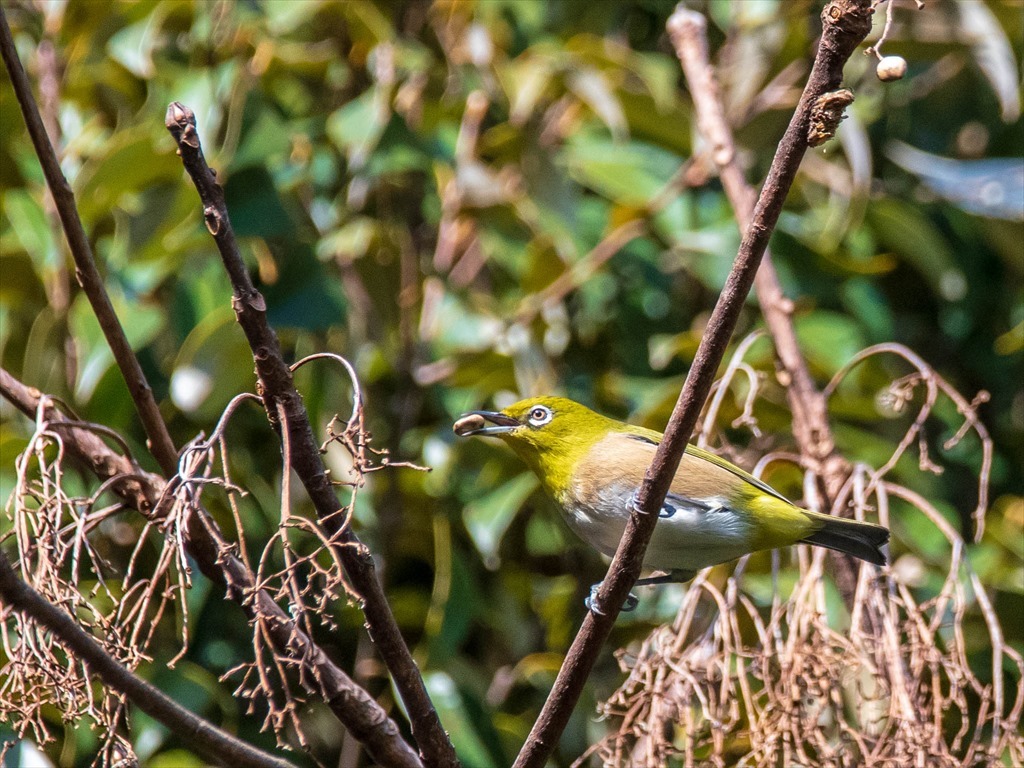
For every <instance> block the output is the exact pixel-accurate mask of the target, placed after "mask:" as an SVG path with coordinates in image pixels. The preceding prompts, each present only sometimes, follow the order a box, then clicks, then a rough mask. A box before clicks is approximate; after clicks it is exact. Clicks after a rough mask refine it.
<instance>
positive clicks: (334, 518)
mask: <svg viewBox="0 0 1024 768" xmlns="http://www.w3.org/2000/svg"><path fill="white" fill-rule="evenodd" d="M166 125H167V128H168V130H169V131H170V132H171V135H172V136H173V137H174V140H175V142H176V143H177V145H178V154H179V155H180V156H181V160H182V163H183V164H184V166H185V170H186V171H187V172H188V174H189V176H190V177H191V178H192V181H193V182H194V183H195V185H196V190H197V191H198V193H199V198H200V200H201V201H202V204H203V218H204V219H205V221H206V227H207V229H208V230H209V231H210V234H211V235H213V239H214V241H215V242H216V243H217V248H218V250H219V251H220V255H221V260H222V262H223V264H224V269H225V270H226V271H227V273H228V277H229V278H230V280H231V285H232V288H233V292H234V293H233V296H232V305H233V307H234V310H235V316H236V319H237V320H238V323H239V325H240V326H241V327H242V331H243V332H244V333H245V336H246V339H247V340H248V342H249V346H250V347H251V348H252V351H253V359H254V360H255V363H256V373H257V376H258V377H259V388H260V394H261V395H262V397H263V401H264V402H263V405H264V409H265V411H266V413H267V418H268V419H269V420H270V423H271V424H272V425H273V426H274V428H275V429H276V430H278V431H280V430H281V429H282V428H285V429H288V430H289V441H290V446H291V452H292V469H294V470H295V473H296V474H297V475H298V477H299V479H300V480H301V481H302V484H303V486H305V488H306V492H307V493H308V494H309V497H310V500H311V501H312V502H313V506H314V507H315V508H316V512H317V515H318V517H319V518H320V520H321V522H322V523H323V525H324V526H325V527H326V529H327V530H328V531H329V532H330V534H331V538H332V540H333V541H335V542H337V544H336V549H337V553H336V554H337V557H338V559H339V560H340V561H341V562H342V563H343V564H344V567H345V571H346V573H347V574H348V576H349V580H350V581H351V583H352V585H353V587H355V589H356V591H357V592H358V593H359V594H360V595H361V596H362V600H363V605H362V608H363V613H364V615H365V616H366V622H367V626H368V628H369V631H370V635H371V637H372V638H373V641H374V643H375V644H376V645H377V648H378V649H379V650H380V654H381V658H382V659H383V660H384V663H385V665H387V668H388V670H389V671H390V673H391V676H392V679H393V680H394V682H395V687H396V688H397V689H398V692H399V693H400V695H401V697H402V701H403V702H404V703H405V706H406V709H407V711H408V713H409V720H410V723H411V725H412V730H413V735H414V736H415V738H416V743H417V745H418V746H419V748H420V752H421V754H422V755H423V758H424V760H425V761H426V762H427V763H429V764H431V765H435V766H456V765H458V759H457V758H456V756H455V750H454V748H453V747H452V744H451V741H450V740H449V739H448V734H447V733H445V731H444V728H442V727H441V722H440V720H439V719H438V717H437V712H436V711H435V710H434V705H433V703H432V702H431V701H430V697H429V696H428V694H427V689H426V686H425V685H424V682H423V677H422V675H421V674H420V671H419V668H418V667H417V666H416V662H415V661H414V660H413V658H412V654H411V653H410V651H409V647H408V646H407V645H406V643H405V640H404V639H403V637H402V634H401V631H400V630H399V628H398V623H397V622H396V621H395V617H394V614H393V613H392V612H391V607H390V605H389V604H388V602H387V598H386V597H385V595H384V590H383V588H382V587H381V584H380V580H379V579H378V578H377V574H376V568H375V566H374V563H373V557H372V556H371V555H370V553H369V551H368V550H367V549H366V547H365V546H363V545H362V543H361V542H360V541H359V538H358V537H357V536H356V534H355V533H354V532H353V531H352V530H351V529H350V528H349V527H348V526H347V525H345V520H344V518H343V517H340V516H338V515H337V514H336V513H337V511H338V510H339V509H340V508H341V507H342V505H341V504H339V502H338V498H337V495H336V494H335V491H334V487H333V485H332V483H331V480H330V477H329V475H328V474H327V470H326V468H325V467H324V463H323V458H322V456H321V454H320V449H319V445H318V444H317V442H316V440H315V438H314V436H313V430H312V427H311V426H310V423H309V415H308V413H307V412H306V409H305V406H303V404H302V396H301V395H300V394H299V393H298V391H297V390H296V389H295V385H294V383H293V381H292V372H291V370H290V368H289V366H288V364H287V363H286V362H285V361H284V357H283V356H282V354H281V346H280V343H279V342H278V339H277V335H276V334H275V333H274V330H273V329H272V328H271V327H270V324H269V323H268V322H267V311H266V302H265V301H264V299H263V296H262V294H260V292H259V291H258V290H257V289H256V287H255V286H254V285H253V283H252V279H251V278H250V277H249V272H248V270H247V269H246V266H245V263H244V261H243V260H242V255H241V252H240V250H239V248H238V242H237V240H236V239H235V235H234V232H233V231H232V229H231V221H230V219H229V217H228V210H227V206H226V205H225V203H224V191H223V189H222V188H221V187H220V185H219V184H218V183H217V180H216V178H215V175H214V173H213V171H211V170H210V167H209V166H208V165H207V163H206V159H205V157H203V151H202V147H201V144H200V141H199V133H198V131H197V129H196V118H195V113H193V112H192V110H191V109H189V108H188V107H186V106H185V105H183V104H180V103H178V102H172V103H171V104H170V106H169V107H168V108H167V119H166ZM278 404H280V405H281V406H282V407H283V408H284V413H286V414H287V419H286V420H285V423H283V424H282V421H281V419H279V418H278V411H277V408H278Z"/></svg>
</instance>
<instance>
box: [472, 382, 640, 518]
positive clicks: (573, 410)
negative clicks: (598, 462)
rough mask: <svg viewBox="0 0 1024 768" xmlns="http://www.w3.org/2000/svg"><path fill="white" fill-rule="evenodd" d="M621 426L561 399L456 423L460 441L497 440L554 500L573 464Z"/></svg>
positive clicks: (519, 405)
mask: <svg viewBox="0 0 1024 768" xmlns="http://www.w3.org/2000/svg"><path fill="white" fill-rule="evenodd" d="M623 426H624V425H623V424H622V423H621V422H618V421H615V420H613V419H609V418H607V417H605V416H602V415H601V414H599V413H595V412H594V411H592V410H590V409H589V408H587V407H586V406H584V405H580V404H579V403H576V402H573V401H572V400H569V399H567V398H564V397H548V396H545V397H531V398H528V399H526V400H520V401H519V402H518V403H514V404H513V405H510V406H509V407H508V408H505V409H504V410H501V411H471V412H469V413H466V414H463V415H462V416H461V417H460V418H459V420H458V421H456V422H455V424H454V426H453V429H454V431H455V434H457V435H459V436H461V437H472V436H474V435H484V436H490V437H500V438H501V439H502V440H504V441H505V443H506V444H507V445H508V446H509V447H510V448H512V450H514V451H515V452H516V454H518V455H519V457H520V458H521V459H522V460H523V461H525V462H526V463H527V464H528V465H529V467H530V468H531V469H532V470H533V471H534V472H536V473H537V475H538V476H539V477H540V479H541V480H542V481H543V482H544V485H545V486H547V490H548V491H549V492H551V493H552V494H553V495H554V496H555V497H556V498H559V497H560V496H561V494H562V492H563V491H564V490H565V489H566V488H567V487H568V485H569V483H570V481H571V478H572V476H573V471H574V470H575V468H576V465H577V463H578V462H579V461H580V459H582V458H583V457H584V456H585V455H586V454H587V452H588V451H589V450H590V449H591V448H592V447H593V446H594V444H595V443H597V441H599V440H600V439H601V438H603V437H604V436H605V435H607V434H608V433H609V432H611V431H620V430H621V429H622V428H623Z"/></svg>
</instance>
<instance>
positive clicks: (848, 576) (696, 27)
mask: <svg viewBox="0 0 1024 768" xmlns="http://www.w3.org/2000/svg"><path fill="white" fill-rule="evenodd" d="M668 30H669V35H670V37H671V38H672V43H673V46H674V47H675V50H676V55H677V56H678V57H679V62H680V64H681V65H682V68H683V73H684V74H685V76H686V83H687V86H688V87H689V90H690V95H691V96H692V97H693V107H694V111H695V112H696V115H697V124H698V126H699V128H700V132H701V133H702V134H703V135H704V138H705V139H706V140H707V141H708V143H709V144H710V145H711V153H710V154H711V157H712V159H713V160H714V162H715V165H717V166H718V175H719V178H720V179H721V181H722V187H723V188H724V189H725V194H726V196H727V197H728V198H729V202H730V203H731V204H732V208H733V212H734V213H735V216H736V219H737V221H738V222H739V225H740V229H741V230H746V229H747V228H748V227H749V226H750V222H751V221H752V218H753V215H754V201H755V193H754V190H753V188H752V187H751V186H750V185H749V184H748V183H747V180H746V177H745V176H744V174H743V169H742V168H741V167H740V164H739V160H738V153H737V152H736V145H735V142H734V141H733V135H732V129H731V128H730V126H729V122H728V118H727V117H726V114H725V107H724V105H723V104H722V98H721V93H720V91H719V88H718V83H717V82H716V79H715V72H714V69H713V68H712V66H711V61H710V57H709V55H708V41H707V22H706V21H705V19H704V16H703V15H701V14H700V13H697V12H696V11H690V10H687V9H685V8H682V7H679V8H677V9H676V11H675V13H673V14H672V17H671V18H670V19H669V23H668ZM754 290H755V291H756V292H757V298H758V303H759V304H760V306H761V311H762V313H763V314H764V319H765V325H767V327H768V331H769V332H770V333H771V336H772V341H773V342H774V345H775V350H776V353H777V355H778V360H779V365H780V366H781V368H782V371H781V376H780V377H784V382H785V384H786V398H787V400H788V401H789V406H790V411H791V412H792V414H793V436H794V438H795V439H796V442H797V445H798V446H799V448H800V454H801V456H802V457H803V461H804V464H805V466H807V467H809V468H811V469H812V470H813V471H814V472H816V473H817V474H819V475H820V476H821V477H822V478H823V479H824V481H825V487H824V488H823V489H821V490H822V491H823V496H824V498H823V500H822V502H821V507H822V511H827V510H828V509H829V507H830V506H831V503H830V502H831V500H832V499H834V498H835V495H836V493H837V492H838V491H839V488H840V487H842V485H843V482H844V481H845V479H846V476H847V475H848V474H849V468H848V467H847V465H846V462H845V461H844V460H843V458H842V457H841V456H840V455H839V453H838V451H836V446H835V440H834V439H833V437H832V430H831V427H830V426H829V421H828V406H827V402H826V399H825V397H824V396H823V395H822V394H821V392H819V391H818V389H817V388H816V387H815V385H814V379H813V378H812V376H811V373H810V369H809V368H808V366H807V360H806V359H805V358H804V356H803V353H802V352H801V351H800V344H799V342H798V341H797V336H796V329H795V327H794V325H793V302H792V301H790V300H789V299H788V298H787V297H786V295H785V294H784V293H783V290H782V285H781V284H780V282H779V278H778V274H777V273H776V271H775V265H774V263H773V262H772V257H771V252H770V251H766V252H765V254H764V258H763V260H762V262H761V268H760V269H759V270H758V273H757V277H756V278H755V279H754ZM831 557H832V559H833V562H834V563H835V565H836V582H837V586H838V588H839V591H840V593H841V594H842V595H843V598H844V600H845V601H846V604H847V605H852V603H853V592H854V589H855V588H856V585H857V567H856V565H854V563H853V561H852V560H851V558H850V557H849V555H843V554H841V553H838V552H837V553H835V554H832V555H831Z"/></svg>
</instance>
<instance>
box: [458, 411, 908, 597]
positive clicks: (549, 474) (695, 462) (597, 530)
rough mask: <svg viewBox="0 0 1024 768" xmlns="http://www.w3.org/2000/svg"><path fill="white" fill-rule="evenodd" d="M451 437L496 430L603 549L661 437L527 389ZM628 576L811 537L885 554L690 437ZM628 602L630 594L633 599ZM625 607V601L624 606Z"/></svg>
mask: <svg viewBox="0 0 1024 768" xmlns="http://www.w3.org/2000/svg"><path fill="white" fill-rule="evenodd" d="M454 430H455V433H456V434H457V435H460V436H463V437H469V436H472V435H486V436H492V437H499V438H501V439H502V440H504V441H505V443H506V444H507V445H508V446H509V447H510V448H512V450H513V451H515V452H516V454H518V455H519V457H520V458H521V459H522V460H523V461H525V462H526V464H527V465H528V466H529V467H530V469H532V470H533V471H534V472H535V473H536V474H537V477H539V478H540V481H541V484H542V485H543V486H544V489H545V490H546V491H547V492H548V494H550V495H551V497H552V498H553V499H554V500H555V501H556V502H557V503H558V505H559V506H560V507H561V508H562V509H563V511H564V512H565V515H566V519H567V521H568V523H569V527H571V528H572V529H573V530H574V531H575V532H576V533H577V534H578V535H579V536H580V537H581V538H583V539H584V540H585V541H587V542H588V543H589V544H590V545H591V546H593V547H594V548H595V549H597V550H598V551H599V552H601V553H602V554H604V555H607V556H609V557H610V556H611V555H613V554H615V550H616V548H617V547H618V545H619V539H620V538H621V537H622V533H623V531H624V530H625V527H626V520H627V519H628V517H629V514H630V509H631V507H632V504H633V499H634V497H635V494H636V493H637V491H638V489H639V487H640V483H641V482H642V481H643V478H644V473H645V472H646V471H647V468H648V467H649V466H650V464H651V460H652V459H653V458H654V451H655V447H656V446H657V445H658V443H659V442H661V439H662V435H661V433H659V432H655V431H654V430H650V429H643V428H642V427H634V426H631V425H629V424H624V423H623V422H621V421H616V420H614V419H609V418H607V417H605V416H602V415H601V414H599V413H595V412H594V411H592V410H590V409H589V408H587V407H585V406H583V405H580V404H579V403H576V402H574V401H572V400H568V399H566V398H562V397H534V398H530V399H527V400H521V401H520V402H518V403H516V404H514V405H511V406H509V407H508V408H506V409H505V410H503V411H473V412H471V413H467V414H464V415H463V416H462V417H461V418H459V420H458V421H456V422H455V425H454ZM660 518H661V519H659V520H658V524H657V526H656V527H655V529H654V535H653V537H652V538H651V542H650V545H649V546H648V547H647V552H646V554H645V555H644V568H645V569H646V570H650V571H660V572H662V575H659V576H653V577H649V578H645V579H640V580H639V581H637V584H639V585H643V584H660V583H666V582H677V581H688V580H689V579H691V578H693V577H694V575H696V573H697V571H699V570H701V569H702V568H706V567H708V566H711V565H717V564H718V563H724V562H728V561H729V560H735V559H736V558H738V557H742V556H743V555H745V554H748V553H750V552H757V551H760V550H765V549H775V548H777V547H786V546H789V545H791V544H815V545H817V546H819V547H827V548H828V549H834V550H837V551H839V552H845V553H846V554H848V555H852V556H854V557H857V558H860V559H861V560H866V561H868V562H869V563H874V564H875V565H884V564H885V561H886V557H885V553H884V552H883V550H882V547H883V546H884V545H885V544H886V542H887V541H888V540H889V531H888V530H887V529H885V528H883V527H882V526H880V525H873V524H871V523H862V522H859V521H856V520H847V519H844V518H838V517H832V516H831V515H823V514H819V513H817V512H810V511H808V510H806V509H801V508H800V507H797V506H796V505H794V504H793V503H792V502H790V501H789V500H787V499H786V498H785V497H784V496H782V495H781V494H780V493H779V492H778V491H776V490H775V489H773V488H771V487H770V486H769V485H767V484H766V483H764V482H762V481H761V480H758V479H757V478H756V477H754V476H753V475H751V474H749V473H747V472H744V471H743V470H742V469H740V468H739V467H737V466H734V465H733V464H730V463H729V462H728V461H725V460H724V459H722V458H720V457H718V456H715V455H714V454H712V453H708V452H707V451H704V450H701V449H700V448H697V447H695V446H692V445H688V446H687V447H686V453H685V454H684V456H683V459H682V461H681V462H680V464H679V469H678V470H677V471H676V475H675V478H673V480H672V485H671V487H670V489H669V492H668V495H667V496H666V498H665V504H664V506H663V507H662V509H661V513H660ZM632 604H633V605H635V601H632ZM629 607H631V605H630V606H629Z"/></svg>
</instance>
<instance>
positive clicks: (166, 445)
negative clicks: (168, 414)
mask: <svg viewBox="0 0 1024 768" xmlns="http://www.w3.org/2000/svg"><path fill="white" fill-rule="evenodd" d="M0 54H2V56H3V60H4V64H5V66H6V67H7V72H8V74H9V75H10V76H11V84H12V85H13V86H14V93H15V95H16V96H17V97H18V104H20V105H21V113H22V115H23V116H24V117H25V126H26V127H27V128H28V133H29V136H30V137H31V138H32V145H33V146H34V147H35V150H36V155H37V156H38V157H39V164H40V165H41V166H42V169H43V175H44V176H45V177H46V185H47V186H48V187H49V188H50V194H52V195H53V202H54V204H55V205H56V207H57V214H58V215H59V216H60V223H61V225H62V226H63V227H64V234H65V235H66V236H67V239H68V247H69V248H70V249H71V255H72V257H73V258H74V260H75V275H76V276H77V278H78V284H79V285H81V286H82V290H83V291H85V295H86V297H87V298H88V299H89V304H91V305H92V310H93V312H94V313H95V314H96V319H97V320H98V321H99V324H100V328H102V329H103V335H104V337H105V338H106V340H107V344H109V345H110V351H111V352H113V353H114V359H115V360H116V361H117V365H118V367H119V368H120V369H121V375H122V376H124V380H125V383H126V384H127V385H128V391H129V393H130V394H131V397H132V401H133V402H134V403H135V409H136V410H137V411H138V412H139V418H140V419H141V420H142V426H143V428H144V429H145V430H146V437H148V438H149V441H148V442H149V449H150V451H151V452H152V453H153V456H154V457H156V460H157V462H158V463H159V464H160V468H161V469H162V470H163V471H164V473H165V474H166V475H168V476H171V475H173V474H174V472H175V470H176V469H177V466H178V451H177V450H176V449H175V447H174V442H173V441H172V440H171V436H170V433H168V431H167V425H166V424H165V423H164V419H163V416H161V415H160V408H159V406H158V405H157V403H156V400H155V399H154V398H153V390H152V389H150V387H149V382H148V381H146V376H145V374H144V373H143V372H142V366H140V365H139V360H138V358H137V357H135V353H134V352H133V351H132V347H131V344H129V343H128V337H127V336H125V333H124V328H122V327H121V322H120V321H119V320H118V319H117V313H116V312H115V311H114V305H113V304H111V303H110V297H109V296H108V295H107V291H106V288H104V286H103V278H102V277H101V276H100V273H99V270H98V269H97V268H96V259H95V258H93V254H92V246H91V245H90V244H89V237H88V236H87V235H86V234H85V228H84V227H83V226H82V220H81V219H80V218H79V217H78V208H77V207H75V194H74V192H72V191H71V185H70V184H68V180H67V179H66V178H64V172H63V171H61V169H60V161H58V160H57V153H56V152H54V150H53V145H52V144H50V140H49V138H48V137H47V135H46V128H45V126H44V125H43V120H42V118H41V117H40V116H39V108H38V107H37V106H36V100H35V97H34V96H33V95H32V85H31V83H29V80H28V75H26V74H25V68H24V67H23V66H22V65H21V60H20V59H19V58H18V51H17V49H16V48H15V46H14V38H13V37H11V28H10V26H9V25H8V24H7V14H6V13H5V12H4V9H3V8H2V7H0Z"/></svg>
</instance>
